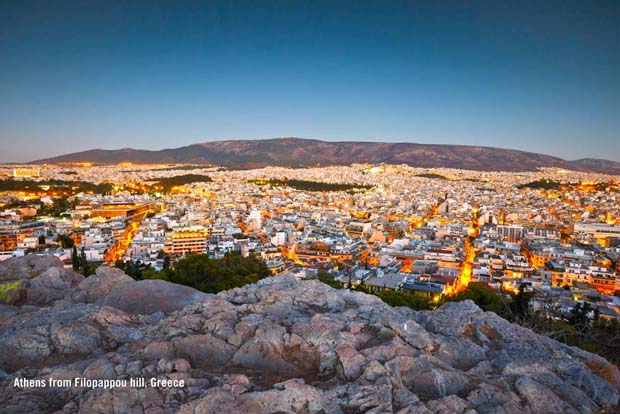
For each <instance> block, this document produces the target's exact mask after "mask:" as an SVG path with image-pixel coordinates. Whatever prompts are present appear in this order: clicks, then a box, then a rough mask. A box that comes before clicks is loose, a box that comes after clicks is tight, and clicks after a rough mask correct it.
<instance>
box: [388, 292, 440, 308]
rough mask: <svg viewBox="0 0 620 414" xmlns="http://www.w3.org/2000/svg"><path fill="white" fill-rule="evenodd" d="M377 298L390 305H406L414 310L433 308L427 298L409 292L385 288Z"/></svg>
mask: <svg viewBox="0 0 620 414" xmlns="http://www.w3.org/2000/svg"><path fill="white" fill-rule="evenodd" d="M379 298H381V300H382V301H384V302H385V303H387V304H388V305H390V306H406V307H408V308H411V309H414V310H430V309H433V304H432V302H431V301H430V300H429V299H428V298H425V297H422V296H418V295H415V294H412V293H409V292H401V291H396V290H385V291H383V292H381V293H379Z"/></svg>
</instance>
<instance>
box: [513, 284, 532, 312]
mask: <svg viewBox="0 0 620 414" xmlns="http://www.w3.org/2000/svg"><path fill="white" fill-rule="evenodd" d="M525 286H526V285H525V283H521V285H520V286H519V293H517V294H516V295H515V296H514V297H513V298H512V300H511V301H510V304H509V307H510V311H511V315H510V318H509V319H511V320H513V321H515V320H523V319H525V318H527V317H528V316H529V314H530V297H531V295H530V294H529V293H526V292H525Z"/></svg>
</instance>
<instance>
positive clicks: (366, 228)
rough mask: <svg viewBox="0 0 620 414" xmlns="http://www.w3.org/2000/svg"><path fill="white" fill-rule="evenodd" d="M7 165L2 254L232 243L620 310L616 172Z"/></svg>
mask: <svg viewBox="0 0 620 414" xmlns="http://www.w3.org/2000/svg"><path fill="white" fill-rule="evenodd" d="M0 170H1V171H0V173H2V174H4V176H5V178H4V182H5V183H6V184H7V185H6V186H5V187H7V188H11V190H7V191H4V192H3V193H2V195H1V198H0V200H1V202H2V208H1V211H0V220H1V222H0V259H6V258H9V257H12V256H19V255H24V254H28V253H38V252H47V253H51V254H55V255H57V256H59V257H61V258H62V259H63V260H64V261H65V263H66V264H67V266H70V265H71V261H72V251H73V246H75V248H76V249H77V250H78V251H79V252H80V253H81V254H82V253H83V254H84V256H85V257H86V258H87V260H88V261H90V262H93V263H107V264H108V265H110V266H114V265H115V263H118V261H119V260H121V261H124V262H129V261H131V262H134V263H141V264H144V265H150V266H152V267H153V268H154V269H156V270H159V269H162V266H163V265H164V261H165V260H167V261H168V263H171V265H172V266H174V262H175V261H176V260H178V259H180V258H182V257H183V256H184V255H186V254H190V253H194V254H196V253H203V254H206V255H209V256H210V257H213V258H220V257H223V255H224V254H225V253H226V252H232V251H236V252H239V253H240V254H242V255H244V256H248V255H255V256H257V257H259V258H261V259H263V260H264V261H265V262H266V263H267V265H268V267H269V269H270V271H271V272H272V273H273V274H282V273H293V274H297V275H299V277H311V276H312V275H313V274H315V273H316V272H318V271H322V272H324V271H327V272H330V273H331V274H332V275H333V276H334V278H335V279H336V280H338V281H340V282H342V283H343V284H348V285H349V286H363V287H364V288H366V289H367V290H369V291H372V292H375V293H377V292H383V291H386V290H393V291H406V292H410V293H413V294H415V295H420V296H422V297H427V298H429V299H432V298H434V297H441V296H443V295H452V294H455V293H457V292H459V291H461V290H463V289H464V288H465V287H466V286H467V285H468V284H469V283H470V282H483V283H486V284H488V285H489V286H491V287H493V288H495V289H497V290H498V292H501V293H504V294H514V293H515V292H517V291H518V289H519V288H520V287H524V286H525V287H526V289H528V290H529V291H531V292H532V293H533V294H534V296H535V297H536V298H538V299H540V300H541V301H542V300H543V299H544V300H548V299H550V298H551V299H553V300H554V303H555V304H556V305H557V306H569V307H570V306H574V305H575V304H576V303H577V302H579V301H588V302H591V303H592V304H594V305H596V306H597V307H598V308H599V309H601V310H602V313H601V314H604V315H605V317H607V318H618V317H620V308H619V305H620V301H619V298H618V296H617V295H618V292H620V276H619V271H620V268H619V259H620V223H619V221H618V217H619V211H620V188H619V181H618V177H615V176H610V175H603V174H594V173H583V172H574V171H568V170H562V169H541V170H539V171H536V172H519V173H510V172H488V171H486V172H478V171H470V170H455V169H421V168H414V167H410V166H405V165H367V164H354V165H351V166H340V167H317V168H299V169H291V168H282V167H266V168H261V169H254V170H242V171H235V170H228V169H222V168H216V167H208V166H201V165H193V166H192V165H132V164H129V163H122V164H114V165H97V166H92V165H88V164H65V165H43V166H41V167H37V168H36V171H35V169H34V168H31V167H27V166H18V165H15V166H12V165H7V166H4V167H2V168H0ZM18 171H19V172H20V174H19V175H18V174H17V172H18ZM28 172H29V173H28ZM35 172H36V174H35ZM76 177H79V181H78V180H76ZM9 181H10V185H9ZM175 182H178V183H179V185H173V184H170V183H175ZM20 183H22V184H24V185H23V186H21V187H20ZM59 183H68V185H64V184H63V185H59ZM22 187H23V188H22ZM164 259H165V260H164ZM561 291H570V292H573V294H572V295H571V296H570V300H569V298H565V296H564V295H559V293H561ZM558 295H559V296H558ZM558 298H563V299H562V300H560V299H558Z"/></svg>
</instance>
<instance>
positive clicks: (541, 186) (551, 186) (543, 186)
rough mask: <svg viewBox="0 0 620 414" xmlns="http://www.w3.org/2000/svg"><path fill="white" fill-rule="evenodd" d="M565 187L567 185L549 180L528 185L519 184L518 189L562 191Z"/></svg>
mask: <svg viewBox="0 0 620 414" xmlns="http://www.w3.org/2000/svg"><path fill="white" fill-rule="evenodd" d="M565 186H566V184H563V183H561V182H559V181H555V180H549V179H547V180H536V181H531V182H529V183H526V184H519V185H518V186H517V188H518V189H519V190H521V189H524V188H531V189H535V190H561V189H562V188H563V187H565Z"/></svg>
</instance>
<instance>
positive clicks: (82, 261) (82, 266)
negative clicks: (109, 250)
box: [79, 247, 88, 276]
mask: <svg viewBox="0 0 620 414" xmlns="http://www.w3.org/2000/svg"><path fill="white" fill-rule="evenodd" d="M79 262H80V269H82V274H84V276H87V275H86V274H85V273H86V271H87V268H88V260H86V251H85V250H84V247H82V249H81V250H80V260H79Z"/></svg>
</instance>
